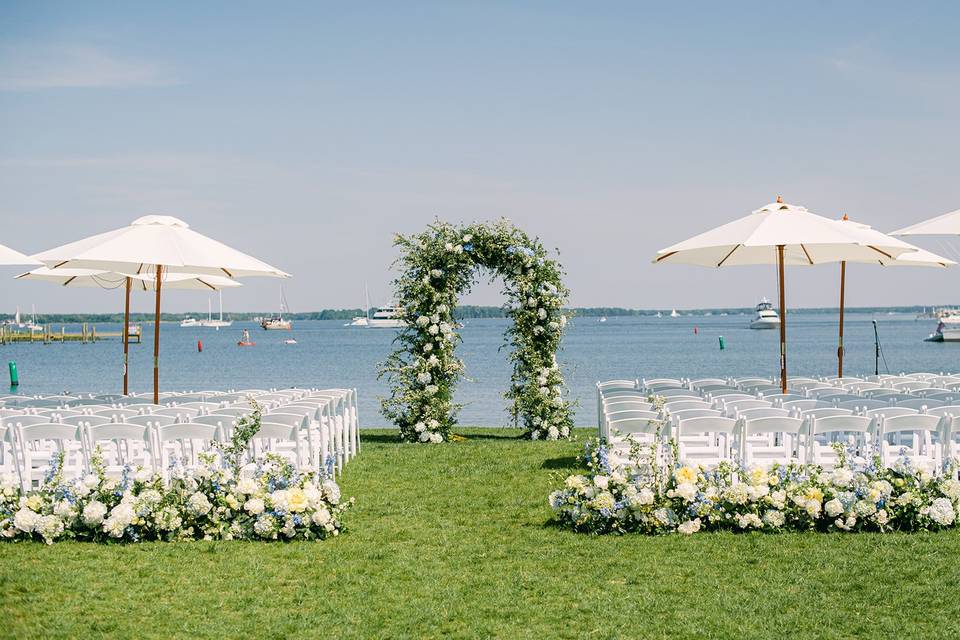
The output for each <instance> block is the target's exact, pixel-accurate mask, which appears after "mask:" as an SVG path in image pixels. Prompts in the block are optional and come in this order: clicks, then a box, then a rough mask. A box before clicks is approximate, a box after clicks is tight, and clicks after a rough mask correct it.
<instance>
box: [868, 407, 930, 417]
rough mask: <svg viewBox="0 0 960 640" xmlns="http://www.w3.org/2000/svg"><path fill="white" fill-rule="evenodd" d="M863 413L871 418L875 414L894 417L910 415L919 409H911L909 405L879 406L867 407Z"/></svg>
mask: <svg viewBox="0 0 960 640" xmlns="http://www.w3.org/2000/svg"><path fill="white" fill-rule="evenodd" d="M864 413H865V414H866V415H868V416H870V417H871V418H874V417H876V416H884V417H885V418H894V417H897V416H912V415H914V414H916V413H919V411H917V410H916V409H911V408H910V407H880V408H878V409H867V410H866V411H865V412H864Z"/></svg>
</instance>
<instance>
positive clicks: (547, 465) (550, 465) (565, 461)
mask: <svg viewBox="0 0 960 640" xmlns="http://www.w3.org/2000/svg"><path fill="white" fill-rule="evenodd" d="M580 463H581V460H580V458H579V457H578V456H564V457H562V458H549V459H547V460H544V461H543V464H541V465H540V468H541V469H576V468H577V467H580V466H582V465H581V464H580Z"/></svg>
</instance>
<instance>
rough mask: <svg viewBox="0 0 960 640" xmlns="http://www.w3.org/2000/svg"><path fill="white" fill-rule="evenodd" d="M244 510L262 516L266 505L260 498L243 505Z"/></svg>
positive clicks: (252, 499)
mask: <svg viewBox="0 0 960 640" xmlns="http://www.w3.org/2000/svg"><path fill="white" fill-rule="evenodd" d="M243 508H244V510H245V511H246V512H247V513H249V514H251V515H255V516H256V515H260V514H261V513H263V510H264V504H263V500H261V499H260V498H251V499H250V500H247V501H246V502H245V503H243Z"/></svg>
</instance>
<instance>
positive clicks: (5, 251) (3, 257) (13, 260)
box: [0, 244, 42, 265]
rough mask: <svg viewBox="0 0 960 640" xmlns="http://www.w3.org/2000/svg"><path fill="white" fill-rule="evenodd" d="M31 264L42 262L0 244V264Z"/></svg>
mask: <svg viewBox="0 0 960 640" xmlns="http://www.w3.org/2000/svg"><path fill="white" fill-rule="evenodd" d="M18 264H20V265H31V264H42V263H41V262H39V261H37V260H34V259H33V258H31V257H30V256H28V255H26V254H23V253H20V252H19V251H17V250H16V249H11V248H10V247H6V246H4V245H2V244H0V265H18Z"/></svg>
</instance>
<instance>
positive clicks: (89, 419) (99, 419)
mask: <svg viewBox="0 0 960 640" xmlns="http://www.w3.org/2000/svg"><path fill="white" fill-rule="evenodd" d="M61 422H63V423H64V424H72V425H74V426H76V427H82V426H86V425H88V424H89V425H96V424H109V423H110V422H113V420H111V419H110V417H109V416H68V417H66V418H64V419H63V420H61Z"/></svg>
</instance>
